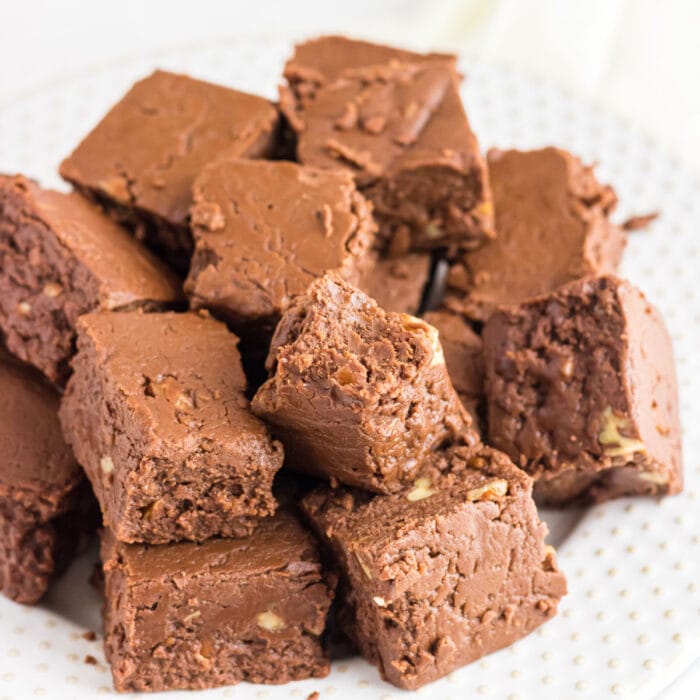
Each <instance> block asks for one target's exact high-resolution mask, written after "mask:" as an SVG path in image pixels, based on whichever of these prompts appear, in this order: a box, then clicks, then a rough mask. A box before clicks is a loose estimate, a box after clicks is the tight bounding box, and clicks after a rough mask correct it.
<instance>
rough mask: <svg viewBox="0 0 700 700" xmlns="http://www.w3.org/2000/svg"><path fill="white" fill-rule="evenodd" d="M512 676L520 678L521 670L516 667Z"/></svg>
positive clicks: (511, 673)
mask: <svg viewBox="0 0 700 700" xmlns="http://www.w3.org/2000/svg"><path fill="white" fill-rule="evenodd" d="M510 677H511V678H513V679H515V678H520V671H518V669H517V668H514V669H513V670H512V671H511V672H510Z"/></svg>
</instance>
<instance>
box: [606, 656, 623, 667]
mask: <svg viewBox="0 0 700 700" xmlns="http://www.w3.org/2000/svg"><path fill="white" fill-rule="evenodd" d="M619 666H620V659H614V658H613V659H608V668H618V667H619Z"/></svg>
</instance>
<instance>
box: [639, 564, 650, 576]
mask: <svg viewBox="0 0 700 700" xmlns="http://www.w3.org/2000/svg"><path fill="white" fill-rule="evenodd" d="M640 571H641V572H642V573H643V574H648V573H649V572H650V571H651V567H650V566H643V567H642V568H641V569H640Z"/></svg>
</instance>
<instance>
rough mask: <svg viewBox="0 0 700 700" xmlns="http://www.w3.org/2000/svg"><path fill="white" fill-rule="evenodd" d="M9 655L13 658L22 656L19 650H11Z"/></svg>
mask: <svg viewBox="0 0 700 700" xmlns="http://www.w3.org/2000/svg"><path fill="white" fill-rule="evenodd" d="M7 655H8V656H12V657H17V656H20V651H19V649H9V650H8V652H7Z"/></svg>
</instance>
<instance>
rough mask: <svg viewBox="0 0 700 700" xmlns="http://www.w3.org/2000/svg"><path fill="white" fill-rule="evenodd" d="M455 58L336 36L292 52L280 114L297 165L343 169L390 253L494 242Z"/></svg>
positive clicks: (485, 176)
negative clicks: (290, 133)
mask: <svg viewBox="0 0 700 700" xmlns="http://www.w3.org/2000/svg"><path fill="white" fill-rule="evenodd" d="M454 64H455V58H454V56H449V55H444V54H443V55H441V54H416V53H412V52H408V51H402V50H400V49H394V48H392V47H387V46H379V45H374V44H369V43H366V42H361V41H354V40H352V39H346V38H343V37H321V38H319V39H315V40H312V41H308V42H306V43H303V44H300V45H299V46H297V47H296V49H295V52H294V55H293V56H292V58H291V59H290V60H289V61H288V62H287V65H286V66H285V71H284V76H285V78H286V79H287V82H288V86H287V87H283V88H281V91H280V106H281V109H282V112H283V113H284V115H285V116H286V118H287V120H288V122H289V124H290V125H291V127H292V129H293V130H294V132H295V134H296V140H297V158H298V160H299V162H301V163H304V164H306V165H314V166H319V167H325V168H345V169H347V170H348V171H350V172H351V173H352V174H353V175H354V176H355V179H356V181H357V184H358V186H359V187H360V189H361V190H362V192H363V193H364V194H365V195H366V196H367V197H368V198H369V199H370V200H371V201H372V203H373V204H374V208H375V214H376V216H377V219H378V221H379V223H380V230H381V233H382V236H383V238H384V239H385V240H386V241H387V245H388V246H389V248H390V249H391V250H392V251H393V252H405V250H407V249H408V248H413V249H426V248H427V249H431V248H436V247H445V246H450V247H456V248H472V247H474V246H475V245H479V244H480V243H482V242H483V241H484V240H485V239H486V238H488V237H491V236H493V230H492V229H493V206H492V203H491V195H490V189H489V184H488V173H487V169H486V164H485V161H484V159H483V158H482V156H481V154H480V152H479V145H478V143H477V141H476V137H475V136H474V134H473V132H472V130H471V127H470V126H469V122H468V120H467V117H466V114H465V112H464V107H463V106H462V102H461V99H460V96H459V76H458V75H457V73H456V71H455V66H454Z"/></svg>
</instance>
